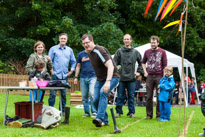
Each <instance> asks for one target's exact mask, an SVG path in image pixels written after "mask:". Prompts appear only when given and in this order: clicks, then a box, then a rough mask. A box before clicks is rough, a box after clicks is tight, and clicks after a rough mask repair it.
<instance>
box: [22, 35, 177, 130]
mask: <svg viewBox="0 0 205 137" xmlns="http://www.w3.org/2000/svg"><path fill="white" fill-rule="evenodd" d="M67 39H68V36H67V34H66V33H62V34H60V35H59V44H58V45H55V46H53V47H51V48H50V50H49V56H46V55H44V54H43V52H44V50H45V45H44V44H43V42H37V43H40V44H35V45H34V51H35V53H34V54H31V56H30V57H29V60H28V62H27V65H26V70H27V72H28V74H31V72H32V71H33V70H34V68H35V63H36V62H37V61H38V60H43V61H44V63H45V67H44V71H48V72H50V74H51V80H58V79H60V80H66V81H68V78H69V77H70V76H71V75H72V73H73V71H75V77H74V84H77V82H78V78H79V74H80V87H81V92H82V102H83V106H84V115H83V117H90V116H91V113H92V117H93V118H95V119H93V124H95V126H96V127H101V126H104V125H108V114H107V112H106V108H107V103H108V94H109V93H110V91H111V90H113V89H114V88H115V87H117V86H118V99H117V103H116V112H117V113H116V117H117V118H119V117H120V116H121V115H122V114H123V111H122V106H123V104H124V99H125V94H126V91H127V93H128V109H129V112H128V113H127V116H129V117H131V118H134V117H135V115H134V114H135V106H134V95H135V88H136V79H137V77H139V76H140V75H142V74H143V72H144V76H145V77H147V80H146V90H147V100H146V101H147V103H146V113H147V116H146V119H152V117H153V100H152V99H153V91H154V88H155V87H157V86H158V84H159V82H160V79H161V78H162V77H163V75H164V74H163V73H164V72H163V70H164V68H165V67H166V66H167V56H166V52H165V51H164V50H163V49H161V48H159V47H158V45H159V43H160V42H159V38H158V37H157V36H152V37H151V38H150V42H151V48H150V49H149V50H147V51H146V52H145V54H144V56H143V58H142V57H141V55H140V53H139V52H138V51H137V50H136V49H134V47H133V46H132V36H131V35H130V34H125V35H124V37H123V43H124V46H123V47H121V48H120V49H118V50H117V51H116V53H115V55H114V58H112V57H111V55H110V53H109V51H108V50H107V49H106V48H105V47H103V46H100V45H97V44H95V43H94V40H93V37H92V35H90V34H84V35H83V36H82V45H83V47H84V49H85V50H84V51H81V52H80V53H79V54H78V57H77V62H76V59H75V56H74V53H73V50H72V49H71V48H70V47H68V46H67V45H66V43H67ZM136 62H137V63H138V68H137V69H136V68H135V64H136ZM146 64H147V66H146ZM69 65H70V66H71V68H70V71H69V70H68V68H69ZM118 67H120V68H121V69H120V70H118V69H117V68H118ZM166 70H167V72H166V71H165V74H166V75H165V77H166V78H164V80H162V82H161V85H160V86H159V88H160V89H161V90H162V93H163V90H165V91H166V90H167V89H164V86H165V85H166V84H167V83H169V82H170V78H171V82H173V77H172V76H171V74H172V71H173V70H170V68H167V69H166ZM167 73H168V74H167ZM168 77H170V78H168ZM166 80H168V82H167V83H166V82H164V81H166ZM118 84H119V85H118ZM172 88H173V87H170V89H169V91H170V90H172ZM169 91H167V92H169ZM167 95H168V94H166V95H162V96H161V98H163V97H164V96H166V97H165V99H164V98H163V99H162V100H161V102H169V100H168V97H167ZM61 96H62V112H63V113H64V111H65V110H64V108H65V106H66V90H62V91H61ZM55 97H56V91H50V95H49V99H48V102H49V106H54V104H55ZM89 97H90V104H91V113H90V105H89ZM157 97H158V93H157ZM157 100H158V99H157ZM160 104H161V105H162V106H160V108H161V109H163V110H164V109H165V108H167V107H166V106H167V104H165V105H164V103H160ZM156 109H157V111H156V118H157V119H159V118H160V109H159V102H158V101H157V108H156ZM168 109H171V108H170V107H169V106H168ZM170 112H171V110H170ZM170 114H171V113H168V112H167V111H163V117H161V119H163V118H164V115H168V118H167V117H166V118H167V120H170V118H169V116H170Z"/></svg>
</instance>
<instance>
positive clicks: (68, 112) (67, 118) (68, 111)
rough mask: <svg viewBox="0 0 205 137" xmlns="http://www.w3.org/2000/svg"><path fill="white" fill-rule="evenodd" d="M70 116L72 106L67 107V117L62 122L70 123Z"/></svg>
mask: <svg viewBox="0 0 205 137" xmlns="http://www.w3.org/2000/svg"><path fill="white" fill-rule="evenodd" d="M69 117H70V107H65V119H64V121H63V122H62V123H63V124H69Z"/></svg>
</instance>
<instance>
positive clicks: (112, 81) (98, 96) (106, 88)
mask: <svg viewBox="0 0 205 137" xmlns="http://www.w3.org/2000/svg"><path fill="white" fill-rule="evenodd" d="M82 43H83V46H84V48H85V50H86V51H88V57H89V59H90V62H91V64H92V66H93V69H94V71H95V74H96V76H97V81H96V83H95V88H94V105H95V107H96V109H97V116H96V119H94V120H93V124H95V126H96V127H101V126H104V125H108V115H107V112H106V108H107V103H108V94H109V93H110V91H111V90H112V89H113V88H115V86H116V85H117V84H118V81H119V74H118V72H117V67H116V65H115V64H114V62H113V60H112V57H111V55H110V53H109V52H108V50H107V49H106V48H104V47H102V46H99V45H95V43H94V41H93V37H92V35H90V34H84V35H83V36H82Z"/></svg>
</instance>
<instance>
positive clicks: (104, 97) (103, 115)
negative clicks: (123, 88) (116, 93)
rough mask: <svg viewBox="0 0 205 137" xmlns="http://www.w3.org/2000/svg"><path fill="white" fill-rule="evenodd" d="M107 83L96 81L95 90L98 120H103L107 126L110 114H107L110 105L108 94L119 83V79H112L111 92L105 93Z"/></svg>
mask: <svg viewBox="0 0 205 137" xmlns="http://www.w3.org/2000/svg"><path fill="white" fill-rule="evenodd" d="M105 82H106V81H96V83H95V88H94V105H95V108H96V109H97V110H98V111H97V117H96V119H100V120H102V122H104V123H105V124H108V114H107V112H106V108H107V103H108V94H109V93H110V91H111V90H112V89H114V88H115V87H116V85H117V84H118V82H119V78H112V80H111V81H110V90H109V91H108V93H105V92H104V90H103V87H104V84H105Z"/></svg>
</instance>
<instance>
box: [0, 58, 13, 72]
mask: <svg viewBox="0 0 205 137" xmlns="http://www.w3.org/2000/svg"><path fill="white" fill-rule="evenodd" d="M13 70H14V68H13V67H12V66H11V65H9V64H7V63H4V62H2V61H1V60H0V73H4V74H6V73H9V72H12V71H13Z"/></svg>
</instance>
